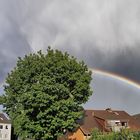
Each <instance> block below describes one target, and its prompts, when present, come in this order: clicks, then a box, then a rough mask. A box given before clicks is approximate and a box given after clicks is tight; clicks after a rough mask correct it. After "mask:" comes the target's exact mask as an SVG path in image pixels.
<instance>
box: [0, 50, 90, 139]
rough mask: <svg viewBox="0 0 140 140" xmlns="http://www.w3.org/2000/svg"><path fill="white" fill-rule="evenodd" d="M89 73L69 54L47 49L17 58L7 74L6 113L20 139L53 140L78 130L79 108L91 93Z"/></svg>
mask: <svg viewBox="0 0 140 140" xmlns="http://www.w3.org/2000/svg"><path fill="white" fill-rule="evenodd" d="M90 81H91V72H90V71H88V68H87V66H86V65H85V64H84V62H78V61H77V59H75V58H74V57H71V56H69V54H68V53H62V52H61V51H58V50H52V49H51V48H48V50H47V53H46V54H44V53H42V52H41V51H39V52H38V53H33V54H29V55H26V56H25V57H24V58H19V59H18V61H17V65H16V67H15V68H14V69H13V70H12V71H11V72H10V74H8V76H7V79H6V85H5V95H3V96H1V99H3V100H2V101H3V103H2V104H3V105H4V107H5V112H6V113H7V114H8V115H9V117H10V118H11V120H12V124H13V126H14V131H15V133H16V134H17V135H19V136H20V137H22V138H26V137H28V138H34V139H36V140H47V139H49V140H51V139H56V138H57V137H58V136H59V135H62V134H63V130H72V129H73V128H75V127H77V123H76V120H77V119H78V118H80V117H81V115H82V104H83V103H85V102H86V101H87V100H88V98H89V96H90V95H91V93H92V91H91V88H90Z"/></svg>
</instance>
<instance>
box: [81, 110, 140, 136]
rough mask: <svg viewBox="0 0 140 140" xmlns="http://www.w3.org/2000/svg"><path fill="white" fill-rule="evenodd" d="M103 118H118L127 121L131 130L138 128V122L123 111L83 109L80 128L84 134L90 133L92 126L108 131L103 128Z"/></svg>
mask: <svg viewBox="0 0 140 140" xmlns="http://www.w3.org/2000/svg"><path fill="white" fill-rule="evenodd" d="M105 120H119V121H126V122H128V123H129V127H130V129H132V130H140V123H138V122H137V120H135V119H134V118H133V117H132V116H130V115H129V114H128V113H126V112H125V111H118V110H111V109H107V110H85V113H84V117H83V120H82V121H81V123H80V129H81V131H82V132H83V134H84V135H90V134H91V132H92V130H93V129H94V128H98V129H99V130H101V131H104V132H108V131H110V130H109V129H107V128H105V122H104V121H105Z"/></svg>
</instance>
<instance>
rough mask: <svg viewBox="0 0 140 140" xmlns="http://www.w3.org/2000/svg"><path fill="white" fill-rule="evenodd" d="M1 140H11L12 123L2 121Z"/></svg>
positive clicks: (0, 126) (0, 128) (0, 127)
mask: <svg viewBox="0 0 140 140" xmlns="http://www.w3.org/2000/svg"><path fill="white" fill-rule="evenodd" d="M0 140H11V124H3V123H0Z"/></svg>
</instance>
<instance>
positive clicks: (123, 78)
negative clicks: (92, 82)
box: [89, 68, 140, 89]
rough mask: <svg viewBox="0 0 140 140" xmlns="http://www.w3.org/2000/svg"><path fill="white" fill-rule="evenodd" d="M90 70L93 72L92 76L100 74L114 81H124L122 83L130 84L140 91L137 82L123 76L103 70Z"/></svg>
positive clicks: (139, 85)
mask: <svg viewBox="0 0 140 140" xmlns="http://www.w3.org/2000/svg"><path fill="white" fill-rule="evenodd" d="M89 70H90V71H92V74H99V75H103V76H107V77H111V78H113V79H116V80H119V81H122V82H124V83H126V84H129V85H131V86H133V87H136V88H138V89H140V84H138V83H137V82H135V81H133V80H130V79H128V78H125V77H123V76H120V75H117V74H114V73H111V72H106V71H102V70H99V69H93V68H89Z"/></svg>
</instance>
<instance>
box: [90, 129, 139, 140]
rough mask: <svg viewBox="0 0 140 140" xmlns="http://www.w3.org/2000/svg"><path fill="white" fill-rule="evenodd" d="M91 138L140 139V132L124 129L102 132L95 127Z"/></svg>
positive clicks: (97, 139)
mask: <svg viewBox="0 0 140 140" xmlns="http://www.w3.org/2000/svg"><path fill="white" fill-rule="evenodd" d="M90 140H140V132H133V131H129V130H122V131H121V132H110V133H102V132H101V131H99V130H98V129H94V130H93V131H92V134H91V138H90Z"/></svg>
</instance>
